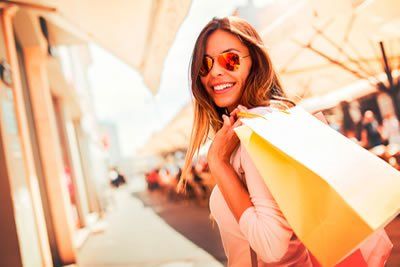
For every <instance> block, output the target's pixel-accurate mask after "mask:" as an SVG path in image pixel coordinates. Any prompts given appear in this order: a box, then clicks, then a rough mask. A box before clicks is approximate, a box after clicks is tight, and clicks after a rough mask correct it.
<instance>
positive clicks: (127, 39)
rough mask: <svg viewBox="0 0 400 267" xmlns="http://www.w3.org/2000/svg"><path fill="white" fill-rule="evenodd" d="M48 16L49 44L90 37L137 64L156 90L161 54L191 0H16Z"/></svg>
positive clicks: (183, 16) (149, 85)
mask: <svg viewBox="0 0 400 267" xmlns="http://www.w3.org/2000/svg"><path fill="white" fill-rule="evenodd" d="M7 2H8V3H15V4H16V5H18V6H19V7H20V8H24V9H28V10H29V11H31V12H35V13H36V14H37V15H38V16H42V17H44V18H45V19H46V26H47V29H48V34H49V41H50V44H51V45H68V44H73V43H78V42H82V41H92V42H95V43H96V44H98V45H100V46H102V47H103V48H105V49H106V50H108V51H109V52H111V53H112V54H114V55H115V56H116V57H118V58H120V59H121V60H122V61H124V62H125V63H127V64H128V65H130V66H132V67H134V68H135V69H137V70H138V71H139V72H140V73H141V74H142V75H143V78H144V82H145V84H146V85H147V86H148V87H149V88H150V90H151V91H152V92H153V93H156V92H157V90H158V87H159V84H160V77H161V72H162V69H163V66H164V60H165V57H166V55H167V53H168V50H169V48H170V46H171V45H172V43H173V41H174V39H175V35H176V32H177V31H178V29H179V27H180V25H181V23H182V22H183V20H184V18H185V17H186V15H187V13H188V11H189V7H190V4H191V1H180V0H146V1H142V0H114V1H98V0H68V1H65V0H15V1H7Z"/></svg>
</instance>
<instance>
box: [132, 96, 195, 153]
mask: <svg viewBox="0 0 400 267" xmlns="http://www.w3.org/2000/svg"><path fill="white" fill-rule="evenodd" d="M192 127H193V107H192V104H191V103H190V104H188V105H186V106H184V107H183V108H182V109H181V110H180V111H179V112H178V114H177V115H176V116H175V117H174V118H173V119H172V120H171V122H169V123H168V124H167V126H165V128H163V129H162V130H160V131H159V132H156V133H154V134H153V135H152V136H151V137H150V138H149V140H148V141H147V142H146V144H145V145H143V147H142V148H141V149H140V151H139V154H140V155H160V154H164V153H169V152H173V151H176V150H179V149H186V148H187V147H188V145H189V139H190V134H191V131H192Z"/></svg>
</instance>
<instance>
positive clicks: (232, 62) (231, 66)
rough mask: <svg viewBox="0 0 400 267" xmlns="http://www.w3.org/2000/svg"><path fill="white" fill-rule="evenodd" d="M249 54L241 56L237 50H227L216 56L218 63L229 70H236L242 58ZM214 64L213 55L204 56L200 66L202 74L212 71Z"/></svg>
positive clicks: (205, 74)
mask: <svg viewBox="0 0 400 267" xmlns="http://www.w3.org/2000/svg"><path fill="white" fill-rule="evenodd" d="M249 56H250V55H247V56H240V55H239V54H237V53H235V52H225V53H222V54H219V55H218V56H217V57H216V58H217V61H218V64H219V65H221V66H222V67H223V68H224V69H226V70H229V71H236V70H238V69H239V66H240V59H242V58H246V57H249ZM213 66H214V58H213V57H211V56H208V55H206V56H204V58H203V64H202V65H201V67H200V76H203V77H204V76H207V74H208V73H209V72H210V71H211V69H212V67H213Z"/></svg>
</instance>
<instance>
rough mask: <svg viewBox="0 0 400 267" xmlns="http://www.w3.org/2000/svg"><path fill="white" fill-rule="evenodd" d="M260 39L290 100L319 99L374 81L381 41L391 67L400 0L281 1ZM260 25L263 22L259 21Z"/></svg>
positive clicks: (397, 52) (399, 52) (399, 22)
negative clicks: (295, 98)
mask: <svg viewBox="0 0 400 267" xmlns="http://www.w3.org/2000/svg"><path fill="white" fill-rule="evenodd" d="M271 10H275V11H279V10H281V16H279V17H275V18H273V19H272V20H269V21H268V24H267V25H266V26H265V27H264V30H262V31H261V32H262V37H263V39H264V42H265V44H266V46H267V48H268V51H269V53H270V55H271V58H272V61H273V63H274V65H275V68H276V70H277V71H278V73H279V74H280V77H281V79H282V81H283V83H284V85H285V87H286V88H287V90H288V92H289V94H290V95H291V96H295V95H296V96H299V97H301V98H304V97H310V96H320V95H324V94H326V93H329V92H331V91H332V90H336V89H338V88H341V87H344V86H347V85H349V84H351V83H354V82H356V81H358V80H360V79H364V80H369V81H370V84H371V86H374V83H376V82H378V80H377V78H376V77H377V75H379V74H381V73H382V72H383V71H384V70H383V67H382V62H383V60H382V52H381V50H380V46H379V42H380V41H382V42H383V44H384V46H385V48H386V54H387V56H388V58H389V61H391V63H393V62H394V59H395V58H398V56H399V55H400V46H399V45H398V38H399V37H400V30H399V29H400V27H399V25H400V2H398V1H396V0H370V1H343V0H340V1H333V0H328V1H315V0H308V1H307V0H303V1H295V0H289V1H283V3H282V2H280V3H279V4H277V5H272V6H271V8H270V9H267V10H266V13H265V17H271V16H268V14H269V13H268V12H271ZM263 24H264V23H263Z"/></svg>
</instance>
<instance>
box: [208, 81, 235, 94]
mask: <svg viewBox="0 0 400 267" xmlns="http://www.w3.org/2000/svg"><path fill="white" fill-rule="evenodd" d="M235 84H236V83H222V84H218V85H216V86H212V89H213V90H214V92H216V93H217V94H218V93H224V92H226V91H228V90H229V89H231V88H232V87H233V86H234V85H235Z"/></svg>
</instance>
